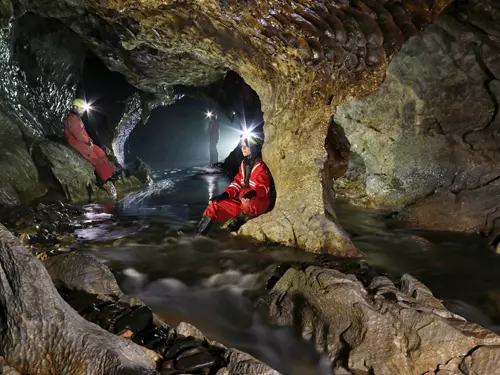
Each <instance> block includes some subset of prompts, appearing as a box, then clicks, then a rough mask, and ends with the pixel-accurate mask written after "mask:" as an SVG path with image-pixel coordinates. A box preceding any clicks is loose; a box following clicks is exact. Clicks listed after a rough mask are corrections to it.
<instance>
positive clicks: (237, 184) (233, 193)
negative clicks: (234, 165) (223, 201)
mask: <svg viewBox="0 0 500 375" xmlns="http://www.w3.org/2000/svg"><path fill="white" fill-rule="evenodd" d="M242 168H243V167H240V169H239V170H238V174H237V175H236V177H235V178H234V180H233V182H231V184H230V185H229V186H228V187H227V188H226V189H225V190H224V192H225V193H228V194H229V198H236V197H237V196H238V194H239V193H240V191H241V188H242V186H241V179H242V176H243V175H242V173H241V170H242Z"/></svg>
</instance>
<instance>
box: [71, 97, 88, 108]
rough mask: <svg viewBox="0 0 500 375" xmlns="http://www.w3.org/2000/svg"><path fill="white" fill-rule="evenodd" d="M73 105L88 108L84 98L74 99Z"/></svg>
mask: <svg viewBox="0 0 500 375" xmlns="http://www.w3.org/2000/svg"><path fill="white" fill-rule="evenodd" d="M72 106H73V107H76V108H78V109H83V110H85V109H87V103H85V100H83V99H75V100H73V104H72Z"/></svg>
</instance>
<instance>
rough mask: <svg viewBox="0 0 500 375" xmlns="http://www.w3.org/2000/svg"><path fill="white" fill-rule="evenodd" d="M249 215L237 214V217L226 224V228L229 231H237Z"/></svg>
mask: <svg viewBox="0 0 500 375" xmlns="http://www.w3.org/2000/svg"><path fill="white" fill-rule="evenodd" d="M248 219H249V217H248V216H246V215H241V216H238V217H237V218H234V219H233V221H231V223H229V225H228V226H227V230H228V231H229V232H237V231H239V230H240V228H241V227H242V226H243V224H245V223H246V222H247V221H248Z"/></svg>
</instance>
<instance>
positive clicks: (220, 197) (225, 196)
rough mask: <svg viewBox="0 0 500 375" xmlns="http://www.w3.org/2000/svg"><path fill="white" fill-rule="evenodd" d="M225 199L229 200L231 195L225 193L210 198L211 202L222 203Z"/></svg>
mask: <svg viewBox="0 0 500 375" xmlns="http://www.w3.org/2000/svg"><path fill="white" fill-rule="evenodd" d="M224 199H229V193H227V192H224V193H222V194H219V195H216V196H214V197H212V198H210V202H220V201H223V200H224Z"/></svg>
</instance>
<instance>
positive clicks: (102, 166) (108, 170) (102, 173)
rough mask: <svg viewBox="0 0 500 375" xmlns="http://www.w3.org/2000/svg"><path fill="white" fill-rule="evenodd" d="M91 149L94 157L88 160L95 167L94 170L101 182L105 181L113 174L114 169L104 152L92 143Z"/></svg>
mask: <svg viewBox="0 0 500 375" xmlns="http://www.w3.org/2000/svg"><path fill="white" fill-rule="evenodd" d="M93 151H94V155H95V157H94V158H93V160H90V162H91V163H92V165H93V166H94V168H95V169H96V172H97V174H98V175H99V178H100V179H101V180H102V182H106V181H107V180H108V179H109V178H110V177H111V176H113V174H114V173H115V172H116V170H115V168H114V167H113V166H112V165H111V163H110V162H109V161H108V158H107V157H106V154H105V153H104V151H103V150H102V149H101V148H100V147H99V146H96V145H94V148H93Z"/></svg>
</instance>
